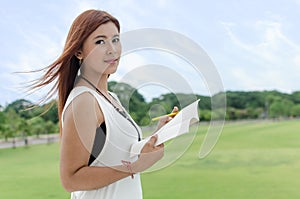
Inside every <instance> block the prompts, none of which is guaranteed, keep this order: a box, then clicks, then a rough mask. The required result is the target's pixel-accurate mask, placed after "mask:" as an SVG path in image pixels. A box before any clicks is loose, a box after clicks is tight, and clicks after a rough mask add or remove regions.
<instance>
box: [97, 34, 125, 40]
mask: <svg viewBox="0 0 300 199" xmlns="http://www.w3.org/2000/svg"><path fill="white" fill-rule="evenodd" d="M119 36H120V35H119V34H116V35H114V36H112V38H114V37H119ZM99 38H104V39H107V36H106V35H97V36H96V37H94V39H93V40H96V39H99Z"/></svg>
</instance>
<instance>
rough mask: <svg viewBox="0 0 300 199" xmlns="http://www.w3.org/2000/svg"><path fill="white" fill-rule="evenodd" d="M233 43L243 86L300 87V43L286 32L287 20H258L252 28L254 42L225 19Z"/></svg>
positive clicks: (237, 26) (293, 88)
mask: <svg viewBox="0 0 300 199" xmlns="http://www.w3.org/2000/svg"><path fill="white" fill-rule="evenodd" d="M223 26H224V28H225V29H226V31H227V33H228V36H229V38H230V40H231V41H232V42H233V43H232V52H231V53H234V54H235V55H236V59H237V60H236V62H237V63H238V62H239V65H240V67H239V68H233V69H232V71H233V74H232V76H233V77H234V78H236V79H237V80H238V82H239V84H240V85H242V86H241V89H247V90H249V89H250V90H251V89H252V90H263V89H278V90H284V91H286V92H291V91H292V90H297V89H299V86H297V85H296V84H295V82H297V81H299V78H300V73H299V70H300V69H299V54H300V46H299V45H298V44H297V43H295V42H293V41H292V40H291V39H289V38H288V36H286V35H285V34H284V33H283V30H282V29H283V28H284V24H282V23H281V22H279V21H270V20H258V21H256V22H255V23H253V26H252V28H249V30H248V31H250V34H253V35H254V36H255V38H259V39H256V40H255V42H251V43H249V42H248V43H246V42H245V40H247V36H245V35H239V36H237V33H235V31H234V28H236V29H238V28H241V27H239V25H237V24H234V23H223Z"/></svg>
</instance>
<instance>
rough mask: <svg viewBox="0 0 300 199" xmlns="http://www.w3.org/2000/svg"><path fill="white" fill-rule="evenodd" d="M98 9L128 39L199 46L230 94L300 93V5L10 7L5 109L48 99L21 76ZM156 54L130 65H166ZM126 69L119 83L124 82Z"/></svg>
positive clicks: (5, 34) (54, 52)
mask: <svg viewBox="0 0 300 199" xmlns="http://www.w3.org/2000/svg"><path fill="white" fill-rule="evenodd" d="M91 8H94V9H102V10H106V11H108V12H109V13H111V14H112V15H114V16H116V17H117V18H118V19H119V21H120V23H121V32H126V31H131V30H135V29H140V28H161V29H168V30H172V31H175V32H178V33H180V34H183V35H185V36H186V37H188V38H190V39H192V40H193V41H194V42H196V43H197V44H198V45H200V46H201V47H202V48H203V49H204V50H205V52H206V53H207V55H208V56H209V57H210V58H211V60H212V61H213V62H214V64H215V67H216V69H217V71H218V73H219V75H220V77H221V79H222V81H223V86H224V89H225V90H243V91H252V90H274V89H276V90H279V91H281V92H286V93H291V92H293V91H297V90H300V83H299V80H300V37H299V35H300V20H299V19H300V0H274V1H271V0H269V1H267V0H263V1H261V0H260V1H259V0H253V1H248V0H247V1H246V0H227V1H223V0H218V1H217V0H214V1H202V0H199V1H179V0H153V1H146V0H140V1H138V0H122V1H117V0H109V1H108V0H106V1H99V0H97V1H96V0H86V1H83V0H60V1H58V0H53V1H38V0H27V1H21V0H19V1H17V0H10V1H6V2H5V1H1V3H0V15H1V18H0V25H1V33H0V34H1V37H0V44H1V49H0V53H1V65H0V67H1V73H0V91H1V99H0V104H1V105H6V104H7V103H10V102H12V101H14V100H16V99H19V98H27V99H29V100H33V101H35V100H36V99H37V98H39V97H40V96H42V94H43V93H44V92H45V91H41V92H38V93H34V94H32V95H30V96H26V94H25V93H24V89H21V88H20V86H22V85H23V83H24V82H26V81H29V80H32V79H35V78H36V77H37V75H36V74H28V75H18V74H13V72H16V71H24V70H25V71H28V70H34V69H39V68H42V67H44V66H47V65H49V64H50V63H51V62H52V61H53V60H54V59H55V58H57V57H58V55H59V54H60V53H61V51H62V48H63V45H64V42H65V38H66V35H67V32H68V29H69V27H70V25H71V23H72V21H73V20H74V18H75V17H76V16H77V15H78V14H80V13H81V12H82V11H84V10H87V9H91ZM155 53H156V52H154V53H153V55H151V51H149V52H146V53H145V52H144V53H140V54H138V55H132V57H131V58H130V57H129V58H128V59H127V60H131V61H133V60H134V62H136V63H140V64H150V63H151V61H150V60H151V59H153V60H154V59H155V58H157V57H161V58H162V59H164V57H163V56H164V54H163V53H162V54H160V55H157V56H155ZM143 56H144V57H143ZM151 56H153V57H151ZM168 56H169V55H165V58H166V60H167V59H168V58H167V57H168ZM177 62H179V61H177ZM163 64H166V63H165V62H163ZM137 65H138V64H137ZM122 67H123V70H122V69H121V70H120V72H119V73H118V72H117V74H116V75H113V76H112V80H119V79H122V75H123V74H122V71H123V73H124V68H126V66H122V65H120V68H122ZM178 70H179V71H178ZM180 70H181V69H180V68H179V69H177V72H178V73H182V74H184V77H185V78H186V79H190V80H191V81H190V83H191V85H193V87H195V88H194V89H195V90H194V91H195V92H197V93H199V94H207V90H205V88H204V87H205V86H201V85H194V83H193V81H192V80H193V79H197V78H196V77H195V78H194V77H193V73H192V72H186V71H184V70H183V69H182V70H183V71H180ZM125 71H126V70H125ZM127 71H128V70H127ZM153 88H154V87H152V88H151V89H149V88H148V90H147V89H144V90H143V94H145V95H148V96H147V97H148V98H151V97H157V96H158V95H159V94H160V93H159V92H153V93H151V92H150V90H151V91H153V90H155V89H153ZM157 91H162V90H161V88H157ZM147 92H148V93H147Z"/></svg>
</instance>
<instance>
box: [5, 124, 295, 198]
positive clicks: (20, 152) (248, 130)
mask: <svg viewBox="0 0 300 199" xmlns="http://www.w3.org/2000/svg"><path fill="white" fill-rule="evenodd" d="M299 127H300V121H299V120H294V121H281V122H258V123H250V122H249V123H230V124H226V125H225V127H224V129H223V132H222V134H221V137H220V139H219V141H218V143H217V145H216V147H215V148H214V149H213V151H212V152H211V153H210V154H209V155H208V156H207V157H205V158H204V159H199V158H198V153H199V149H200V145H201V143H202V141H203V138H204V135H205V133H204V132H206V129H207V126H204V125H202V126H200V128H199V132H198V133H197V136H196V138H195V140H194V141H193V144H192V145H191V146H190V147H189V148H188V150H187V151H186V152H185V153H184V155H183V156H182V157H181V158H180V159H178V160H177V161H175V162H174V163H172V164H171V165H170V166H168V167H166V168H164V169H161V170H159V171H155V172H149V173H145V174H142V184H143V191H144V198H146V199H156V198H157V199H158V198H161V199H162V198H163V199H167V198H170V199H171V198H172V199H175V198H188V199H190V198H197V199H198V198H201V199H235V198H236V199H248V198H249V199H250V198H251V199H253V198H261V199H298V198H300V191H298V190H299V187H300V131H299V129H300V128H299ZM58 152H59V145H58V144H50V145H36V146H30V147H29V148H27V149H25V148H23V147H21V148H17V149H2V150H0V161H1V164H0V173H1V175H0V198H1V199H11V198H14V199H21V198H22V199H24V198H25V199H27V198H28V199H29V198H30V199H33V198H43V199H48V198H69V194H68V193H66V192H65V191H64V190H63V189H62V187H61V184H60V181H59V171H58V164H59V156H58V155H59V153H58Z"/></svg>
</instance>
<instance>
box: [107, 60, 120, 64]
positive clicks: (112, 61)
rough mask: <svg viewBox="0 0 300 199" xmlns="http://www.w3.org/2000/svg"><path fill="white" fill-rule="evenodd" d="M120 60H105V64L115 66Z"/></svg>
mask: <svg viewBox="0 0 300 199" xmlns="http://www.w3.org/2000/svg"><path fill="white" fill-rule="evenodd" d="M118 60H119V59H109V60H105V61H104V62H106V63H108V64H114V63H116V62H117V61H118Z"/></svg>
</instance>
